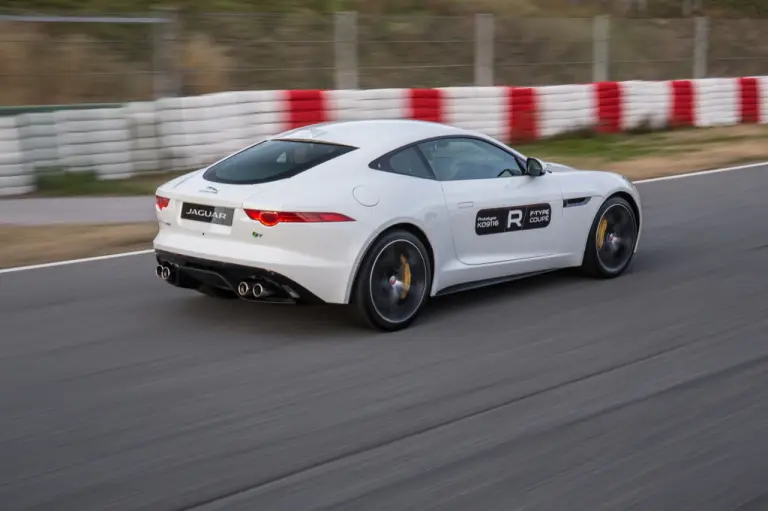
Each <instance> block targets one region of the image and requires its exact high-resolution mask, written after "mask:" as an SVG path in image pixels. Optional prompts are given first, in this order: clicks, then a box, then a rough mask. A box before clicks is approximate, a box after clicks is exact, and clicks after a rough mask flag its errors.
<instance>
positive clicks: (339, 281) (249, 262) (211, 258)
mask: <svg viewBox="0 0 768 511" xmlns="http://www.w3.org/2000/svg"><path fill="white" fill-rule="evenodd" d="M200 238H201V237H200V236H193V235H188V234H186V233H180V232H178V231H176V232H174V231H169V230H165V229H161V230H160V232H159V233H158V235H157V237H156V238H155V241H154V249H155V254H156V257H157V260H158V264H161V265H162V264H167V265H169V266H170V267H171V270H172V273H174V277H177V278H175V280H173V281H172V282H171V283H172V284H175V285H178V286H179V287H197V286H198V285H199V284H200V283H202V284H207V285H210V286H214V287H218V288H222V289H230V290H232V291H235V292H237V291H238V285H239V283H240V282H242V281H244V280H245V281H248V282H249V283H250V284H251V285H253V284H255V283H256V282H259V283H261V284H262V285H265V284H269V285H270V286H272V287H273V288H274V289H275V291H276V292H275V293H274V295H273V296H271V297H269V298H268V299H267V298H262V299H259V300H258V301H273V302H274V301H297V302H310V303H345V301H346V294H347V287H348V286H347V284H348V281H349V278H350V274H351V272H352V264H351V263H347V262H345V261H343V260H337V261H335V260H329V259H326V258H321V257H315V256H312V255H311V254H305V253H301V254H299V253H295V252H290V251H286V250H277V249H272V248H268V247H261V248H260V247H254V246H253V245H248V244H243V243H241V242H237V241H234V240H221V239H210V240H203V239H200ZM291 291H292V292H291ZM296 295H298V296H296ZM252 298H254V297H247V299H249V300H251V299H252Z"/></svg>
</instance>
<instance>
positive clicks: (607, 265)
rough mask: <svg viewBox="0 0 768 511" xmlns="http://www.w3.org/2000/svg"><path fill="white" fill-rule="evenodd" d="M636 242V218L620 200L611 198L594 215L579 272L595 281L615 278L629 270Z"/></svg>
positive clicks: (623, 201) (625, 203)
mask: <svg viewBox="0 0 768 511" xmlns="http://www.w3.org/2000/svg"><path fill="white" fill-rule="evenodd" d="M636 241H637V218H636V217H635V213H634V210H633V209H632V206H631V205H630V204H629V202H627V201H626V200H625V199H623V198H621V197H611V198H610V199H608V200H607V201H605V203H603V205H602V206H601V207H600V209H599V210H598V212H597V215H595V219H594V221H593V222H592V228H591V229H590V231H589V238H588V239H587V244H586V247H585V249H584V261H583V264H582V270H583V271H584V273H586V274H587V275H589V276H591V277H595V278H613V277H618V276H619V275H621V274H622V273H624V271H625V270H626V269H627V267H629V263H630V262H631V261H632V257H633V255H634V251H635V243H636Z"/></svg>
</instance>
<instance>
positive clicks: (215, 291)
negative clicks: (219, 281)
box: [197, 284, 237, 300]
mask: <svg viewBox="0 0 768 511" xmlns="http://www.w3.org/2000/svg"><path fill="white" fill-rule="evenodd" d="M197 291H199V292H200V293H202V294H204V295H206V296H210V297H211V298H218V299H221V300H235V299H236V298H237V295H236V294H235V292H234V291H230V290H229V289H221V288H219V287H213V286H207V285H205V284H203V285H201V286H200V287H198V288H197Z"/></svg>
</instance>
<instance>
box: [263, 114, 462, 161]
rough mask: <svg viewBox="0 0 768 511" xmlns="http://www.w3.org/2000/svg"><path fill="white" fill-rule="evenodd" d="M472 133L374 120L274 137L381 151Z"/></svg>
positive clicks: (432, 124)
mask: <svg viewBox="0 0 768 511" xmlns="http://www.w3.org/2000/svg"><path fill="white" fill-rule="evenodd" d="M449 135H470V136H473V135H475V133H473V132H470V131H467V130H463V129H461V128H456V127H454V126H448V125H446V124H440V123H436V122H428V121H416V120H410V119H375V120H356V121H333V122H326V123H320V124H313V125H310V126H305V127H303V128H298V129H295V130H291V131H287V132H285V133H281V134H280V135H277V136H275V137H274V138H278V139H297V140H317V141H319V142H327V143H333V144H344V145H349V146H354V147H358V148H361V149H366V150H370V151H373V152H380V153H384V152H387V151H390V150H392V149H396V148H398V147H401V146H403V145H407V144H410V143H412V142H416V141H419V140H424V139H428V138H434V137H441V136H449Z"/></svg>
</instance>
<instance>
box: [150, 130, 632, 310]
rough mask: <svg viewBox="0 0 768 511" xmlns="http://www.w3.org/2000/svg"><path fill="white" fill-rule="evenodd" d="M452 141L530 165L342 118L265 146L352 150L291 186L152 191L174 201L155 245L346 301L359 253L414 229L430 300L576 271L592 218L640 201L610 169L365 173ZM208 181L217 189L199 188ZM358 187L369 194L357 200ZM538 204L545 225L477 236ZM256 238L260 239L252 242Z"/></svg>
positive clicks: (171, 186)
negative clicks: (481, 228) (428, 268)
mask: <svg viewBox="0 0 768 511" xmlns="http://www.w3.org/2000/svg"><path fill="white" fill-rule="evenodd" d="M456 136H460V137H474V138H475V139H480V140H482V141H486V142H489V143H492V144H495V145H496V146H497V147H500V148H503V149H505V150H506V151H508V152H510V153H514V154H515V155H517V156H518V157H520V158H522V160H523V161H524V160H525V156H523V155H522V154H520V153H518V152H515V151H514V150H510V149H509V148H507V147H506V146H504V145H503V144H501V143H499V142H498V141H496V140H494V139H493V138H491V137H488V136H486V135H483V134H479V133H475V132H470V131H466V130H463V129H459V128H455V127H450V126H446V125H442V124H436V123H428V122H420V121H409V120H381V121H349V122H334V123H326V124H321V125H314V126H309V127H306V128H300V129H297V130H292V131H289V132H286V133H282V134H280V135H277V136H275V137H272V139H296V140H316V141H322V142H328V143H340V144H345V145H349V146H354V147H356V148H358V149H357V150H354V151H351V152H349V153H347V154H344V155H342V156H339V157H336V158H334V159H332V160H330V161H328V162H326V163H322V164H320V165H317V166H315V167H313V168H311V169H309V170H306V171H304V172H302V173H300V174H298V175H295V176H293V177H290V178H288V179H282V180H278V181H273V182H268V183H263V184H255V185H227V184H221V183H218V182H216V183H214V182H209V181H206V180H205V179H204V178H203V172H204V170H203V171H197V172H194V173H190V174H189V175H186V176H182V177H181V178H177V179H175V180H174V181H171V182H169V183H166V184H165V185H163V186H161V187H160V188H159V189H158V191H157V194H158V195H160V196H163V197H167V198H169V199H170V204H169V206H168V207H166V208H165V209H163V210H162V211H161V210H158V211H157V216H158V220H159V226H160V228H159V232H158V235H157V237H156V238H155V240H154V248H155V249H156V250H161V251H167V252H171V253H176V254H180V255H183V256H190V257H196V258H200V259H207V260H212V261H217V262H223V263H231V264H237V265H242V266H249V267H256V268H261V269H265V270H268V271H272V272H276V273H278V274H281V275H283V276H285V277H287V278H289V279H291V280H293V281H294V282H296V283H298V284H300V285H302V286H304V287H305V288H306V289H307V290H309V291H311V292H312V293H313V294H315V295H316V296H317V297H319V298H321V299H322V300H324V301H325V302H329V303H347V302H348V301H349V299H350V293H351V289H352V284H353V281H354V279H355V275H356V272H357V269H358V267H359V265H360V262H361V260H362V258H363V256H364V255H365V253H366V250H367V249H368V247H369V246H370V245H371V243H372V242H373V241H374V240H375V239H376V237H377V236H379V235H380V234H381V233H382V232H383V231H385V230H386V229H388V228H390V227H392V226H394V225H396V224H409V225H412V226H415V227H416V228H418V229H419V230H421V231H422V232H423V233H424V235H425V236H426V238H427V240H428V242H429V244H430V245H431V247H432V251H433V254H434V268H433V271H434V278H433V284H432V288H431V293H430V294H431V295H435V294H436V293H439V292H440V291H443V290H445V289H446V288H448V287H451V286H457V285H462V284H468V283H472V282H478V281H486V280H489V279H500V278H503V277H507V276H510V277H511V276H515V275H519V274H527V273H530V272H540V271H547V270H553V269H558V268H564V267H571V266H578V265H580V264H581V261H582V257H583V252H584V247H585V243H586V241H587V235H588V232H589V230H590V228H591V225H592V222H593V220H594V217H595V213H596V211H597V209H598V208H599V207H600V205H601V204H602V202H603V201H604V200H605V199H606V198H607V197H608V196H610V195H612V194H614V193H617V192H624V193H627V194H629V195H630V196H631V197H632V198H633V199H634V200H635V202H637V203H638V206H640V197H639V194H638V192H637V190H636V188H635V187H634V186H633V185H632V184H631V183H630V182H628V181H627V180H626V179H624V178H623V177H622V176H619V175H617V174H612V173H608V172H587V171H582V170H578V171H577V170H573V169H570V168H568V167H564V166H558V165H551V164H549V165H548V168H549V171H548V172H546V173H545V174H544V175H541V176H537V177H532V176H527V175H516V176H503V177H499V178H495V179H466V180H459V181H438V180H436V179H424V178H418V177H412V176H408V175H401V174H396V173H392V172H387V171H382V170H376V169H373V168H371V167H369V164H370V163H371V162H372V161H374V160H375V159H377V158H379V157H380V156H382V155H384V154H386V153H389V152H390V151H393V150H396V149H398V148H401V147H403V146H406V145H408V144H412V143H414V142H417V141H421V140H425V139H433V138H436V137H456ZM238 152H239V151H238ZM235 154H236V153H235ZM208 186H213V187H215V188H216V189H217V190H218V193H210V191H206V188H207V187H208ZM360 187H364V188H362V189H361V188H360ZM355 189H357V190H358V191H360V190H365V192H366V193H365V194H358V193H355ZM575 198H588V199H589V201H588V202H586V204H584V205H578V206H574V207H563V201H564V199H575ZM184 202H191V203H193V204H203V205H209V206H221V207H231V208H235V214H234V219H233V223H232V226H231V227H230V226H223V225H215V224H210V223H203V222H197V221H192V220H184V219H182V218H181V217H180V212H181V207H182V203H184ZM534 204H549V206H550V207H551V222H550V224H549V226H547V227H545V228H541V229H530V230H518V231H514V232H505V233H501V234H488V235H483V236H478V235H477V234H476V233H475V218H476V216H477V214H478V211H480V210H481V209H487V208H503V207H514V206H523V205H534ZM244 209H259V210H267V211H288V212H296V211H298V212H332V213H339V214H343V215H347V216H349V217H351V218H353V219H354V220H355V221H353V222H339V223H280V224H278V225H276V226H274V227H264V226H262V225H261V224H259V223H257V222H255V221H254V220H251V219H250V218H249V217H248V216H247V215H246V214H245V212H244ZM641 225H642V222H641ZM254 232H255V233H257V234H260V235H261V236H259V237H254V235H253V233H254Z"/></svg>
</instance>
